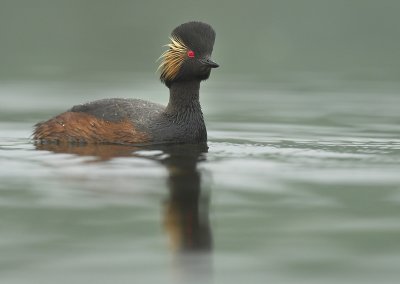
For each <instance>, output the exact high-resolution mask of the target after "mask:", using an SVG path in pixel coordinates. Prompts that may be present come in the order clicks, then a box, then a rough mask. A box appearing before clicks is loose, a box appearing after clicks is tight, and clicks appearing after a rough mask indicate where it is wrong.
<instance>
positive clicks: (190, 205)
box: [36, 144, 212, 255]
mask: <svg viewBox="0 0 400 284" xmlns="http://www.w3.org/2000/svg"><path fill="white" fill-rule="evenodd" d="M36 149H38V150H47V151H52V152H55V153H71V154H76V155H82V156H94V157H96V158H97V161H107V160H110V159H112V158H114V157H127V156H128V157H129V156H131V157H142V158H146V159H152V160H156V161H158V162H160V163H161V164H162V165H164V166H165V167H166V169H167V170H168V179H167V186H168V190H169V195H168V197H167V199H166V200H165V201H164V202H163V208H162V211H163V227H164V228H165V230H166V232H167V235H168V237H169V240H170V244H171V248H172V249H173V250H174V251H175V252H179V253H180V254H181V255H188V253H189V254H190V253H193V252H209V251H211V249H212V234H211V228H210V223H209V217H208V215H209V214H208V211H209V210H208V205H209V192H205V191H204V190H203V191H202V187H201V172H200V171H199V170H198V168H197V165H198V163H199V162H200V161H202V160H204V159H205V155H204V153H206V152H207V149H208V147H207V145H206V144H194V145H192V144H178V145H153V146H140V147H137V146H126V145H103V144H94V145H77V144H37V145H36ZM146 150H150V151H153V150H159V151H162V153H163V155H157V156H150V157H149V156H146V155H144V156H143V151H146ZM160 157H161V158H160Z"/></svg>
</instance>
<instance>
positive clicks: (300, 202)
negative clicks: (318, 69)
mask: <svg viewBox="0 0 400 284" xmlns="http://www.w3.org/2000/svg"><path fill="white" fill-rule="evenodd" d="M227 86H230V87H229V88H227ZM399 90H400V88H399V87H398V86H396V85H375V84H371V83H369V84H365V83H363V84H360V83H357V82H356V83H352V84H347V85H343V84H338V83H335V82H333V83H332V82H322V83H321V82H320V83H319V84H314V85H312V86H311V87H310V86H308V85H279V84H251V85H247V84H243V83H232V82H230V83H229V84H227V83H226V82H217V83H211V82H207V84H206V85H205V86H204V87H203V88H202V94H201V101H202V105H203V109H204V113H205V117H206V121H207V127H208V133H209V142H208V147H206V146H204V145H203V146H201V145H200V146H199V145H175V146H163V147H161V146H160V147H152V148H138V147H125V146H122V147H121V146H115V145H113V146H96V147H85V146H71V147H56V146H54V147H37V146H35V145H34V144H33V143H31V141H30V138H29V137H30V134H31V131H32V127H33V125H34V124H35V123H36V122H38V121H40V120H43V119H46V118H48V117H50V116H52V115H54V114H57V113H58V112H61V111H64V110H66V109H67V108H69V107H70V106H72V105H73V104H77V103H81V102H85V101H88V100H93V99H98V98H104V97H140V98H146V99H149V100H153V101H157V102H161V103H165V102H166V100H167V98H166V97H165V90H164V89H163V88H162V87H155V86H154V84H152V83H150V84H147V83H146V82H144V83H143V82H142V83H141V84H132V85H130V84H125V85H122V86H114V85H111V86H110V85H107V84H99V83H92V84H88V83H80V84H77V83H75V84H72V83H68V84H67V83H57V82H3V83H2V84H0V98H1V106H0V166H1V170H0V180H1V183H0V215H1V218H0V228H1V233H2V235H1V237H0V255H1V257H0V279H1V282H2V283H27V282H35V283H84V282H87V281H93V282H96V283H111V282H113V283H160V282H161V281H162V282H163V283H189V282H190V281H192V282H193V281H194V280H198V281H199V282H202V283H207V282H215V283H243V282H245V281H247V282H249V283H250V282H251V283H338V282H341V283H395V282H397V280H398V279H399V277H400V272H399V271H400V242H399V239H400V225H399V217H400V207H399V202H400V175H399V174H398V173H399V171H400V138H399V133H400V117H399V112H398V110H399V105H400V96H399V95H398V93H399ZM37 148H38V149H37Z"/></svg>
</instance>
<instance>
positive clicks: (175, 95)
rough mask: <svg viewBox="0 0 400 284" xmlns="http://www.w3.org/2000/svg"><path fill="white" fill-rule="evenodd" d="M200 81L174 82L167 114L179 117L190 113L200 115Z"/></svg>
mask: <svg viewBox="0 0 400 284" xmlns="http://www.w3.org/2000/svg"><path fill="white" fill-rule="evenodd" d="M199 91H200V81H197V80H196V81H185V82H174V83H172V84H171V86H170V87H169V93H170V95H169V102H168V105H167V108H166V109H165V111H166V113H168V114H170V115H178V114H183V113H187V112H190V113H192V114H196V113H200V114H201V107H200V101H199Z"/></svg>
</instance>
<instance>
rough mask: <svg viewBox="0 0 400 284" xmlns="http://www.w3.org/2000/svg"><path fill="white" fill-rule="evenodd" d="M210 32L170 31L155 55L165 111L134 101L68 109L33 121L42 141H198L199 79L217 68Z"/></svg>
mask: <svg viewBox="0 0 400 284" xmlns="http://www.w3.org/2000/svg"><path fill="white" fill-rule="evenodd" d="M214 40H215V32H214V30H213V29H212V27H211V26H209V25H208V24H205V23H201V22H188V23H185V24H182V25H180V26H178V27H177V28H175V29H174V30H173V32H172V34H171V43H170V44H169V45H168V46H169V49H168V50H166V51H165V52H164V53H163V55H162V56H161V58H162V62H161V64H160V67H159V70H160V79H161V81H162V82H164V83H165V85H166V86H167V87H168V88H169V90H170V98H169V103H168V105H167V106H166V107H164V106H162V105H159V104H155V103H151V102H147V101H143V100H138V99H104V100H98V101H94V102H90V103H87V104H83V105H78V106H74V107H72V108H71V109H70V110H68V111H67V112H64V113H62V114H60V115H58V116H55V117H53V118H51V119H50V120H48V121H45V122H41V123H38V124H37V125H36V126H35V130H34V133H33V138H34V140H35V141H37V142H42V143H49V142H50V143H51V142H57V143H65V142H67V143H129V144H137V143H140V144H147V143H200V142H205V141H207V132H206V127H205V124H204V119H203V113H202V111H201V107H200V101H199V90H200V81H202V80H205V79H208V77H209V76H210V72H211V68H216V67H218V64H216V63H215V62H213V61H212V60H211V59H210V57H211V53H212V49H213V45H214Z"/></svg>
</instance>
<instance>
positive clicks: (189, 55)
mask: <svg viewBox="0 0 400 284" xmlns="http://www.w3.org/2000/svg"><path fill="white" fill-rule="evenodd" d="M187 56H188V57H190V58H193V57H194V51H193V50H189V51H188V52H187Z"/></svg>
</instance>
